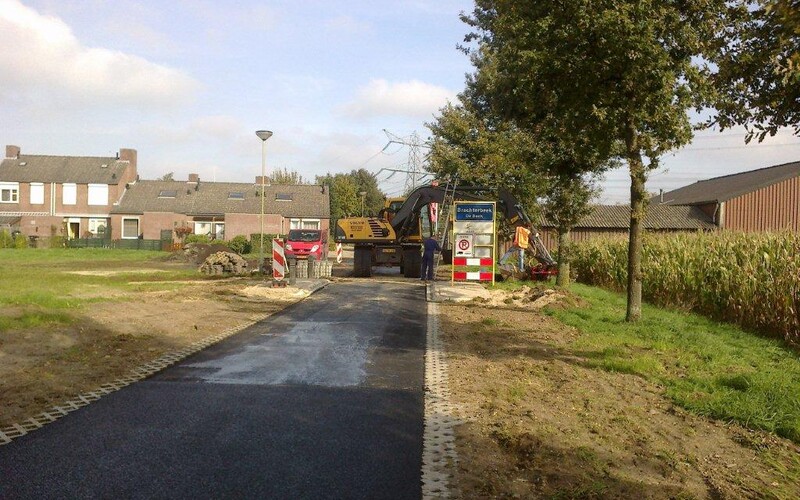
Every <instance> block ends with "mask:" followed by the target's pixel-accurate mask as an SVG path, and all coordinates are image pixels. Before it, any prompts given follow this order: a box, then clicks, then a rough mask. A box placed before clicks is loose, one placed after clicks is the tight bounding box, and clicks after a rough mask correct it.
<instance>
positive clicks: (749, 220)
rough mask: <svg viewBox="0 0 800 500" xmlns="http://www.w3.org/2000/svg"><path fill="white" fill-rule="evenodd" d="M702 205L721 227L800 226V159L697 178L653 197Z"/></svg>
mask: <svg viewBox="0 0 800 500" xmlns="http://www.w3.org/2000/svg"><path fill="white" fill-rule="evenodd" d="M650 202H651V206H652V205H656V204H658V205H661V206H664V205H672V206H675V205H686V206H694V207H698V208H700V209H701V210H702V211H703V212H705V213H706V214H707V215H708V216H709V217H711V219H712V220H713V221H714V223H715V224H716V225H717V227H719V228H722V229H731V230H737V231H777V230H783V229H790V230H792V231H797V230H798V229H800V162H793V163H784V164H782V165H775V166H773V167H767V168H761V169H758V170H751V171H749V172H742V173H740V174H732V175H725V176H722V177H715V178H713V179H708V180H704V181H699V182H695V183H694V184H690V185H688V186H684V187H682V188H679V189H675V190H673V191H669V192H666V193H663V194H661V195H659V196H657V197H654V198H653V199H652V200H650Z"/></svg>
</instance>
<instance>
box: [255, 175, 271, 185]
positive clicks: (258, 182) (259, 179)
mask: <svg viewBox="0 0 800 500" xmlns="http://www.w3.org/2000/svg"><path fill="white" fill-rule="evenodd" d="M256 185H257V186H260V185H261V176H260V175H257V176H256ZM264 185H265V186H269V176H268V175H267V176H264Z"/></svg>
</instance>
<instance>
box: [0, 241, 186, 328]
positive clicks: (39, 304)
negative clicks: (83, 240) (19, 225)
mask: <svg viewBox="0 0 800 500" xmlns="http://www.w3.org/2000/svg"><path fill="white" fill-rule="evenodd" d="M165 255H166V254H165V253H164V252H149V251H139V250H111V249H102V248H80V249H49V250H47V249H0V276H2V277H3V293H2V294H0V306H3V307H4V308H5V311H4V312H3V313H2V314H0V331H8V330H13V329H23V328H30V327H33V326H43V325H56V324H70V323H71V322H72V320H73V316H72V315H71V314H70V312H71V311H74V310H77V309H80V308H82V307H84V306H86V305H87V304H91V303H96V302H105V301H110V300H115V296H117V295H120V293H121V292H128V291H134V290H136V289H137V287H141V286H142V283H143V282H144V283H148V282H151V283H153V284H156V285H155V286H160V285H157V284H159V283H162V282H164V281H169V280H179V279H186V278H188V277H192V276H196V272H195V271H194V270H193V269H187V268H184V269H180V268H177V267H176V266H174V265H172V266H170V265H168V264H166V263H165V262H164V261H163V258H164V257H165ZM134 276H135V279H136V281H137V283H131V281H132V277H134ZM165 286H166V285H165ZM178 286H180V284H176V283H172V284H170V285H169V286H167V288H175V287H178ZM161 288H163V286H162V287H161Z"/></svg>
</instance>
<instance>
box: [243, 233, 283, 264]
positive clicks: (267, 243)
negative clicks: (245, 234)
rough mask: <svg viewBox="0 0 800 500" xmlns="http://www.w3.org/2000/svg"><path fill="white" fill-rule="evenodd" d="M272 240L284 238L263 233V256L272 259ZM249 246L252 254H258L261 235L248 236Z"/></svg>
mask: <svg viewBox="0 0 800 500" xmlns="http://www.w3.org/2000/svg"><path fill="white" fill-rule="evenodd" d="M273 238H285V236H284V235H280V234H267V233H264V255H267V256H269V258H270V259H271V258H272V239H273ZM250 246H251V248H252V251H253V252H258V251H259V250H260V246H261V233H253V234H251V235H250Z"/></svg>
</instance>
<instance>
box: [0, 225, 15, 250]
mask: <svg viewBox="0 0 800 500" xmlns="http://www.w3.org/2000/svg"><path fill="white" fill-rule="evenodd" d="M13 246H14V238H13V237H12V236H11V234H10V233H9V232H8V231H6V230H5V229H0V248H12V247H13Z"/></svg>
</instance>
